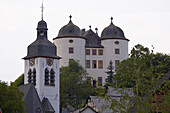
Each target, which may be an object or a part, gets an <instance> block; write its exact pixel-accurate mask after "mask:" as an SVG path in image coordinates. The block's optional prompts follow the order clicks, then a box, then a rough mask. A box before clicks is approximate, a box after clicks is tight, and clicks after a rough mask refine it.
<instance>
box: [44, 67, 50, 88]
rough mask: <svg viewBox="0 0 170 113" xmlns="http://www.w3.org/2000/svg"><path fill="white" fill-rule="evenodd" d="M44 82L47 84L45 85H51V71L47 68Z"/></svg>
mask: <svg viewBox="0 0 170 113" xmlns="http://www.w3.org/2000/svg"><path fill="white" fill-rule="evenodd" d="M44 82H45V83H44V85H49V71H48V69H47V68H46V69H45V81H44Z"/></svg>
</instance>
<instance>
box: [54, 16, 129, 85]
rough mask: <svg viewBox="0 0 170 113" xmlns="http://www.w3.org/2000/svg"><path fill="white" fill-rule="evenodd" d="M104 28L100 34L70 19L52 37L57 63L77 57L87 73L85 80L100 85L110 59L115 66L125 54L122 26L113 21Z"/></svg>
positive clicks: (125, 42)
mask: <svg viewBox="0 0 170 113" xmlns="http://www.w3.org/2000/svg"><path fill="white" fill-rule="evenodd" d="M112 20H113V18H111V23H110V25H109V26H108V27H106V28H104V30H103V31H102V33H101V36H99V35H98V33H97V28H96V29H95V30H96V32H94V31H93V30H92V29H91V26H90V29H89V30H87V31H85V29H82V30H80V28H79V27H78V26H76V25H74V24H73V22H72V20H71V16H70V21H69V23H68V24H67V25H65V26H63V27H62V28H61V29H60V30H59V33H58V36H57V37H56V38H54V39H53V40H54V44H55V46H56V47H57V55H59V56H60V57H62V59H61V60H60V67H61V66H67V65H68V63H69V61H70V60H73V59H74V60H77V61H78V62H79V63H80V64H81V65H82V66H83V67H84V68H85V69H86V70H87V73H88V76H89V77H88V80H89V81H90V82H91V83H92V84H93V85H94V84H97V85H98V86H103V85H104V83H105V79H106V78H107V74H106V73H105V72H106V71H107V69H106V67H107V66H108V65H109V61H110V60H112V61H113V63H114V67H115V69H116V68H117V64H118V63H119V62H120V61H122V60H124V59H126V58H128V41H129V40H128V39H127V38H125V36H124V33H123V31H122V29H121V28H119V27H117V26H115V25H114V24H113V22H112Z"/></svg>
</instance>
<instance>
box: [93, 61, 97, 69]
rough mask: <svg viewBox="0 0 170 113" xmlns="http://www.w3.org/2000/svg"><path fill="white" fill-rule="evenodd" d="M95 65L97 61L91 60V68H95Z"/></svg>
mask: <svg viewBox="0 0 170 113" xmlns="http://www.w3.org/2000/svg"><path fill="white" fill-rule="evenodd" d="M96 67H97V62H96V60H92V68H96Z"/></svg>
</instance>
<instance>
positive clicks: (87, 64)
mask: <svg viewBox="0 0 170 113" xmlns="http://www.w3.org/2000/svg"><path fill="white" fill-rule="evenodd" d="M86 68H90V60H86Z"/></svg>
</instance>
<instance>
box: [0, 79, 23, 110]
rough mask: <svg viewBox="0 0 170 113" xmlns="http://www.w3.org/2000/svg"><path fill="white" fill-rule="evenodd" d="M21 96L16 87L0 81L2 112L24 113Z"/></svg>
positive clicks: (0, 105)
mask: <svg viewBox="0 0 170 113" xmlns="http://www.w3.org/2000/svg"><path fill="white" fill-rule="evenodd" d="M22 96H23V93H22V92H20V91H19V89H18V87H16V86H13V85H10V86H8V85H7V83H5V82H1V81H0V107H1V110H2V112H3V113H24V106H23V103H24V102H23V100H22Z"/></svg>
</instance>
